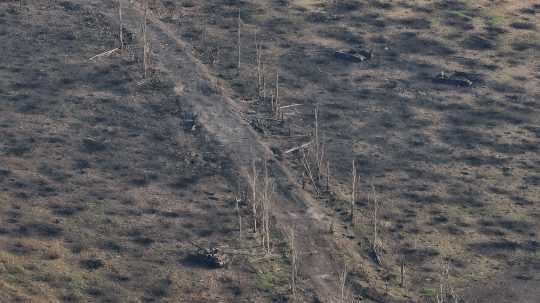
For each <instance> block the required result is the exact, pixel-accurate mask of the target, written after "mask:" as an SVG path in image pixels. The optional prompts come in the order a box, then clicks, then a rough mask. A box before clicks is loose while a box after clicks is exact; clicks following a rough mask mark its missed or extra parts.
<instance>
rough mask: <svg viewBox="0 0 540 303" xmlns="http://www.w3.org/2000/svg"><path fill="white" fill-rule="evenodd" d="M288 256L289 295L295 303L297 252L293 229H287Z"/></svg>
mask: <svg viewBox="0 0 540 303" xmlns="http://www.w3.org/2000/svg"><path fill="white" fill-rule="evenodd" d="M289 254H290V258H291V293H292V297H293V301H294V302H296V296H297V293H296V288H297V286H296V283H297V278H298V250H297V249H296V243H295V234H294V228H293V227H290V228H289Z"/></svg>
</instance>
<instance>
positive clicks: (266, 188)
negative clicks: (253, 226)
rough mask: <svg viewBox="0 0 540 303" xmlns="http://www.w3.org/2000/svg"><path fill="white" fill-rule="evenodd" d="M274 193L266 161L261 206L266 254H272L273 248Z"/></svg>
mask: <svg viewBox="0 0 540 303" xmlns="http://www.w3.org/2000/svg"><path fill="white" fill-rule="evenodd" d="M273 191H274V184H273V182H272V181H271V180H270V176H269V175H268V165H267V164H266V161H265V163H264V181H263V196H262V199H261V204H262V205H261V206H262V212H263V213H262V229H263V232H262V234H263V235H262V236H263V237H262V239H263V246H264V247H265V250H266V254H268V255H269V254H270V253H271V247H270V241H271V239H270V204H271V199H272V194H273Z"/></svg>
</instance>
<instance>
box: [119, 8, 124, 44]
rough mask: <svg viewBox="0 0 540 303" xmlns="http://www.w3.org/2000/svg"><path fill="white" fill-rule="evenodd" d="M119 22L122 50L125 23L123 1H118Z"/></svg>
mask: <svg viewBox="0 0 540 303" xmlns="http://www.w3.org/2000/svg"><path fill="white" fill-rule="evenodd" d="M118 21H119V23H120V37H119V38H120V49H123V48H124V23H123V21H122V0H118Z"/></svg>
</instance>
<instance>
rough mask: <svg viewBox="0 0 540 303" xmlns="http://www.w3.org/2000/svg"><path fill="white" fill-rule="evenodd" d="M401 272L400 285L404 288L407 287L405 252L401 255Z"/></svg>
mask: <svg viewBox="0 0 540 303" xmlns="http://www.w3.org/2000/svg"><path fill="white" fill-rule="evenodd" d="M399 273H400V275H399V276H400V279H399V286H400V287H402V288H403V287H405V256H404V255H403V254H400V256H399Z"/></svg>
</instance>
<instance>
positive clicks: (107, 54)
mask: <svg viewBox="0 0 540 303" xmlns="http://www.w3.org/2000/svg"><path fill="white" fill-rule="evenodd" d="M119 50H120V49H119V48H115V49H111V50H109V51H106V52H103V53H101V54H98V55H95V56H94V57H92V58H90V59H88V61H92V60H94V59H97V58H101V57H107V56H110V55H112V54H114V53H116V52H117V51H119Z"/></svg>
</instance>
